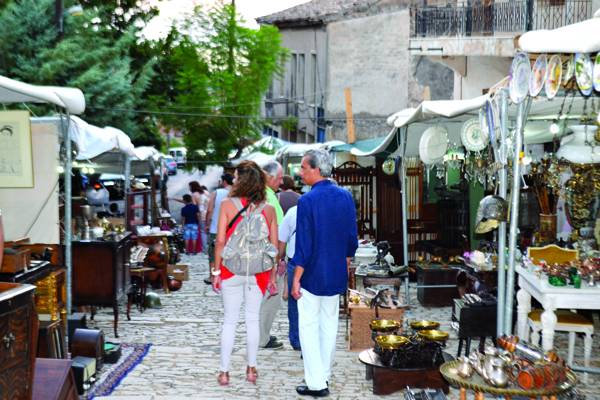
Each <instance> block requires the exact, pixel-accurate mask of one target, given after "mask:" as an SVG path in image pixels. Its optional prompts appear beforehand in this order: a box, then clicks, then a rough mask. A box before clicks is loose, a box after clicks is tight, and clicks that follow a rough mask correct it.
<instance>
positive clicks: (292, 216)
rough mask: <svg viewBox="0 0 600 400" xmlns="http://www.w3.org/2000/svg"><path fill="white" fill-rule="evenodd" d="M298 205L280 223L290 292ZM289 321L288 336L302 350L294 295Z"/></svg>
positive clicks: (289, 310)
mask: <svg viewBox="0 0 600 400" xmlns="http://www.w3.org/2000/svg"><path fill="white" fill-rule="evenodd" d="M297 210H298V207H296V206H294V207H292V208H290V209H289V210H288V211H287V213H285V216H284V217H283V221H282V222H281V225H279V258H280V260H281V261H280V263H285V264H286V270H287V274H286V276H287V285H288V292H291V291H292V279H293V277H294V269H295V267H294V263H293V262H292V259H293V257H294V250H295V249H296V211H297ZM287 301H288V321H289V326H290V332H289V334H288V338H289V340H290V345H291V346H292V348H293V349H294V350H300V336H299V334H298V303H297V302H296V299H294V298H293V297H292V296H288V299H287Z"/></svg>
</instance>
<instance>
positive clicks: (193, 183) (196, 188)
mask: <svg viewBox="0 0 600 400" xmlns="http://www.w3.org/2000/svg"><path fill="white" fill-rule="evenodd" d="M189 185H190V192H192V193H194V192H198V193H200V194H202V192H203V190H202V186H200V184H199V183H198V181H191V182H190V183H189Z"/></svg>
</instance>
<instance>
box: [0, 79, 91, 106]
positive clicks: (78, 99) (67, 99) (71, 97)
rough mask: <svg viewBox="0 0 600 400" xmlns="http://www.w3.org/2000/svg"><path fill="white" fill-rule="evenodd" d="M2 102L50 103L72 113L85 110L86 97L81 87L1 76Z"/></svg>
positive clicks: (0, 99)
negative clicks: (36, 83) (51, 84)
mask: <svg viewBox="0 0 600 400" xmlns="http://www.w3.org/2000/svg"><path fill="white" fill-rule="evenodd" d="M0 103H49V104H55V105H57V106H59V107H62V108H64V109H65V110H67V111H68V112H70V113H71V114H81V113H83V111H84V110H85V98H84V97H83V92H82V91H81V90H79V89H75V88H67V87H56V86H36V85H30V84H28V83H24V82H19V81H15V80H14V79H9V78H7V77H4V76H0Z"/></svg>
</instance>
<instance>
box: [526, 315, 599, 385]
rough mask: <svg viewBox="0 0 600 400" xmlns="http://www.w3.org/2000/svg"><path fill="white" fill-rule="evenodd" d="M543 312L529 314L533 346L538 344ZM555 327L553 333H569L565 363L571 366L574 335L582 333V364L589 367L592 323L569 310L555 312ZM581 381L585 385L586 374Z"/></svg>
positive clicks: (592, 331) (573, 351)
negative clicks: (583, 335)
mask: <svg viewBox="0 0 600 400" xmlns="http://www.w3.org/2000/svg"><path fill="white" fill-rule="evenodd" d="M543 312H544V310H539V309H537V310H533V311H531V312H530V313H529V316H528V319H527V322H528V324H529V327H530V328H531V342H532V343H533V344H535V345H537V344H539V342H540V330H541V329H542V322H541V315H542V313H543ZM555 313H556V318H557V322H556V327H555V328H554V330H555V331H563V332H569V353H568V357H567V362H568V363H569V365H573V357H574V353H575V334H576V333H583V334H585V338H584V339H583V348H584V353H583V354H584V355H583V364H584V365H585V366H586V367H589V366H590V357H591V355H592V342H593V339H592V335H593V334H594V324H593V322H592V321H590V320H589V319H587V318H586V317H584V316H583V315H580V314H577V313H574V312H572V311H569V310H556V311H555ZM583 381H584V382H586V383H587V373H585V374H584V376H583Z"/></svg>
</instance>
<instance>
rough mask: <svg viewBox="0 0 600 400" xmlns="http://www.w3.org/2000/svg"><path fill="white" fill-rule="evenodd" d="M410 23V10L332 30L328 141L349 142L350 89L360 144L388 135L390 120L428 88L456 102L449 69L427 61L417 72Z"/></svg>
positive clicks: (353, 21) (332, 25)
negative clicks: (411, 51)
mask: <svg viewBox="0 0 600 400" xmlns="http://www.w3.org/2000/svg"><path fill="white" fill-rule="evenodd" d="M409 25H410V18H409V12H408V10H406V9H405V10H401V11H396V12H391V13H387V14H379V15H373V16H368V17H363V18H356V19H350V20H345V21H338V22H334V23H330V24H329V25H328V26H327V33H328V42H329V53H328V58H327V60H328V70H327V77H328V83H329V88H328V91H327V100H326V118H327V119H328V120H331V121H332V123H333V126H332V129H331V135H330V136H328V137H327V139H328V140H332V139H339V140H344V141H345V140H347V137H346V136H347V130H346V122H345V115H346V102H345V97H344V89H345V88H347V87H349V88H351V89H352V111H353V114H354V119H355V128H356V129H355V130H356V137H357V139H358V140H360V139H366V138H369V137H377V136H384V135H386V134H388V133H389V130H390V127H389V126H388V125H387V124H386V119H387V117H388V116H389V115H391V114H393V113H395V112H397V111H399V110H401V109H404V108H406V107H407V106H409V105H411V104H415V103H418V102H420V101H421V100H422V98H423V91H424V88H425V86H431V87H434V86H435V89H434V92H435V93H436V95H438V94H439V93H443V94H442V95H441V96H442V98H446V99H448V98H451V96H452V88H453V83H452V72H451V71H450V70H449V69H448V68H447V67H445V66H443V65H441V64H438V63H432V62H430V61H428V60H427V61H424V62H422V63H421V70H419V71H417V70H416V69H415V65H416V64H418V62H413V60H411V58H410V56H409V53H408V38H409ZM440 71H441V72H440ZM414 75H416V76H414ZM446 75H447V76H446ZM440 76H444V77H443V79H440ZM432 98H433V97H432Z"/></svg>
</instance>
